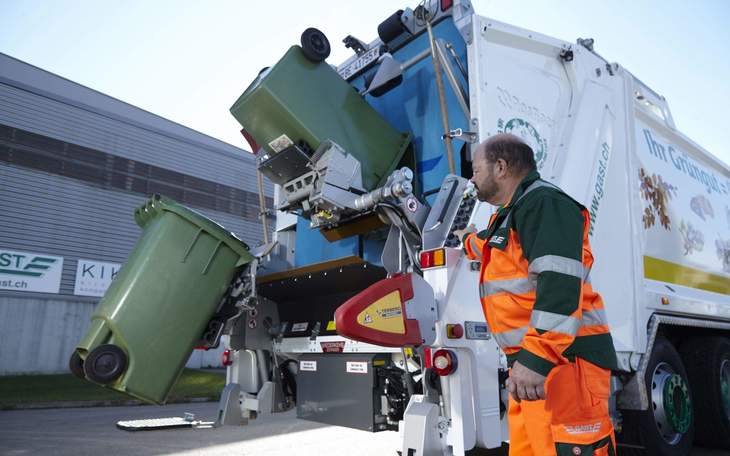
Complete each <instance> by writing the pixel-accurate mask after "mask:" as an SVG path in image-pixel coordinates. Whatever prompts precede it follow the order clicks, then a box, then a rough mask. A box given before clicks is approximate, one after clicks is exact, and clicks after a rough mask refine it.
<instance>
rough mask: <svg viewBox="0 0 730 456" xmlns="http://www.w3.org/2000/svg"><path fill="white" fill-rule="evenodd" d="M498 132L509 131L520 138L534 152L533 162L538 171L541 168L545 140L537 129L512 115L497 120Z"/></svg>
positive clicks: (545, 156)
mask: <svg viewBox="0 0 730 456" xmlns="http://www.w3.org/2000/svg"><path fill="white" fill-rule="evenodd" d="M497 131H498V132H499V133H511V134H513V135H515V136H517V137H519V138H521V139H522V140H523V141H524V142H525V143H527V145H528V146H530V148H531V149H532V151H533V152H534V153H535V163H536V164H537V169H538V171H539V170H541V169H542V167H543V165H544V164H545V160H546V159H547V140H546V139H544V138H543V137H542V136H540V133H538V132H537V129H536V128H535V127H533V126H532V124H531V123H530V122H528V121H526V120H525V119H520V118H519V117H514V118H512V119H510V120H508V121H506V122H505V121H504V119H499V120H498V121H497Z"/></svg>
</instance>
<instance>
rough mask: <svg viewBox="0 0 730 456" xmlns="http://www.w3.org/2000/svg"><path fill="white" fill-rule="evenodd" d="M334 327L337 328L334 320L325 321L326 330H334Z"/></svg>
mask: <svg viewBox="0 0 730 456" xmlns="http://www.w3.org/2000/svg"><path fill="white" fill-rule="evenodd" d="M335 329H337V328H336V327H335V321H334V320H330V321H329V322H328V323H327V331H334V330H335Z"/></svg>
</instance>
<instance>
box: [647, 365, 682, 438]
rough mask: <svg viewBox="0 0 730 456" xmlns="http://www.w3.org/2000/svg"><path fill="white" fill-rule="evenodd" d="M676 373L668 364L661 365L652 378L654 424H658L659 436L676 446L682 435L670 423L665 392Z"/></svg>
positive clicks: (657, 367)
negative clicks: (665, 404) (665, 405)
mask: <svg viewBox="0 0 730 456" xmlns="http://www.w3.org/2000/svg"><path fill="white" fill-rule="evenodd" d="M675 374H676V372H675V371H674V369H673V368H672V366H670V365H669V364H667V363H659V364H657V366H656V368H655V369H654V373H653V374H652V376H651V385H650V386H651V405H652V408H653V411H654V422H655V423H656V427H657V430H658V431H659V435H661V436H662V439H664V441H665V442H667V443H668V444H670V445H676V444H677V443H678V442H679V441H680V440H681V439H682V434H681V433H679V432H677V431H676V430H675V429H674V426H672V424H671V423H670V422H669V417H668V416H667V410H665V409H664V390H665V386H666V384H667V382H668V381H669V380H670V378H671V377H672V376H673V375H675Z"/></svg>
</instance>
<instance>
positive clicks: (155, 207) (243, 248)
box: [134, 194, 253, 265]
mask: <svg viewBox="0 0 730 456" xmlns="http://www.w3.org/2000/svg"><path fill="white" fill-rule="evenodd" d="M162 211H168V212H172V213H174V214H176V215H178V216H180V217H182V218H184V219H185V220H187V221H188V222H190V223H192V224H193V225H195V226H197V227H199V228H200V229H202V230H204V231H206V232H207V233H209V234H210V235H211V236H213V237H215V238H217V239H219V240H220V241H221V242H223V243H225V244H226V245H227V246H228V247H230V248H231V250H233V251H234V252H236V253H237V254H238V255H239V256H240V257H241V261H239V265H242V264H245V263H248V262H250V261H251V260H253V256H252V255H251V253H250V251H249V247H248V244H246V243H245V242H244V241H242V240H241V239H240V238H239V237H238V236H236V235H235V234H233V233H231V232H230V231H228V230H226V229H225V228H224V227H222V226H221V225H219V224H218V223H216V222H214V221H213V220H211V219H209V218H208V217H206V216H204V215H203V214H200V213H199V212H197V211H194V210H192V209H190V208H188V207H185V206H183V205H182V204H180V203H178V202H176V201H174V200H172V199H170V198H167V197H165V196H162V195H158V194H155V195H153V196H152V198H150V199H149V200H148V201H147V202H146V203H145V204H144V205H142V206H141V207H139V208H137V209H135V211H134V220H135V222H137V225H139V226H140V228H144V227H145V225H146V224H147V223H148V222H149V221H150V220H152V219H153V218H154V217H156V216H157V215H159V214H160V213H161V212H162Z"/></svg>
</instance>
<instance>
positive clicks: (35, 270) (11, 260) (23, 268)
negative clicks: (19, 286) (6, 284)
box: [0, 252, 56, 277]
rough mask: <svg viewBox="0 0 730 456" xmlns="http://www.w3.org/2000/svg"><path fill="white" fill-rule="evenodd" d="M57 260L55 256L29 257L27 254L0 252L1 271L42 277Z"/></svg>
mask: <svg viewBox="0 0 730 456" xmlns="http://www.w3.org/2000/svg"><path fill="white" fill-rule="evenodd" d="M31 258H32V259H31ZM29 260H30V261H29ZM55 262H56V259H55V258H47V257H40V256H34V257H29V256H27V255H20V254H17V253H10V252H3V253H0V273H2V274H13V275H19V276H28V277H40V276H42V275H43V274H45V272H46V271H47V270H48V269H49V268H50V267H51V266H53V263H55Z"/></svg>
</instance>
